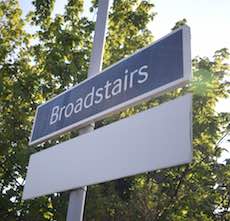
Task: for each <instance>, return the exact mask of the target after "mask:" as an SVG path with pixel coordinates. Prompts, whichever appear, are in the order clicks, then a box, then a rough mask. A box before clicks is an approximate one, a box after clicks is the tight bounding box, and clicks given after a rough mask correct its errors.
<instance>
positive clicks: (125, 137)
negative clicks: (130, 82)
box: [23, 94, 192, 199]
mask: <svg viewBox="0 0 230 221" xmlns="http://www.w3.org/2000/svg"><path fill="white" fill-rule="evenodd" d="M191 106H192V96H191V95H190V94H188V95H185V96H183V97H179V98H177V99H175V100H173V101H170V102H167V103H164V104H162V105H160V106H158V107H156V108H153V109H149V110H147V111H144V112H141V113H138V114H136V115H134V116H131V117H129V118H126V119H124V120H120V121H118V122H115V123H112V124H110V125H108V126H105V127H102V128H100V129H97V130H95V131H93V132H91V133H88V134H85V135H81V136H80V137H76V138H74V139H72V140H69V141H66V142H64V143H61V144H58V145H56V146H54V147H51V148H48V149H46V150H43V151H40V152H38V153H36V154H33V155H32V156H31V157H30V161H29V167H28V173H27V177H26V184H25V187H24V192H23V199H31V198H35V197H39V196H42V195H46V194H51V193H55V192H62V191H66V190H70V189H76V188H79V187H82V186H86V185H91V184H96V183H101V182H105V181H109V180H114V179H118V178H121V177H127V176H131V175H135V174H139V173H143V172H147V171H152V170H156V169H161V168H166V167H171V166H175V165H180V164H185V163H189V162H190V161H191V160H192V132H191V130H192V124H191Z"/></svg>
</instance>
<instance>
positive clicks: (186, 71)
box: [29, 25, 192, 145]
mask: <svg viewBox="0 0 230 221" xmlns="http://www.w3.org/2000/svg"><path fill="white" fill-rule="evenodd" d="M179 30H182V37H183V39H182V41H183V77H182V78H180V79H178V80H176V81H173V82H171V83H168V84H165V85H163V86H161V87H159V88H157V89H154V90H152V91H149V92H147V93H145V94H142V95H140V96H137V97H135V98H132V99H130V100H128V101H126V102H124V103H121V104H118V105H116V106H114V107H111V108H109V109H107V110H105V111H102V112H100V113H98V114H95V115H93V116H90V117H88V118H85V119H83V120H81V121H78V122H76V123H74V124H71V125H69V126H67V127H65V128H62V129H60V130H57V131H55V132H53V133H50V134H48V135H46V136H43V137H41V138H39V139H36V140H34V141H32V140H31V139H32V134H33V131H34V127H35V121H36V118H37V113H38V109H39V108H40V107H42V106H43V105H46V103H47V102H46V103H44V104H41V105H39V106H38V107H37V110H36V113H35V118H34V123H33V127H32V132H31V136H30V141H29V145H34V144H39V143H41V142H43V141H46V140H48V139H50V138H53V137H55V136H58V135H60V134H62V133H64V132H68V131H71V130H72V129H77V128H80V127H84V126H86V125H88V124H90V123H93V122H94V121H98V120H101V119H102V118H104V117H106V116H109V115H112V114H114V113H116V112H118V111H122V110H124V109H125V108H127V107H129V106H131V105H135V104H138V103H140V102H143V101H145V100H148V99H150V98H152V97H156V96H159V95H161V94H163V93H165V92H167V91H170V90H172V89H174V88H177V87H182V86H184V85H186V83H188V82H189V81H190V80H191V78H192V72H191V70H192V62H191V42H190V39H191V34H190V28H189V27H188V26H187V25H185V26H183V27H181V28H180V29H177V30H175V31H173V32H171V33H169V34H168V35H166V36H164V37H163V38H160V39H159V40H157V41H155V42H154V43H152V44H151V45H154V44H157V43H158V42H160V41H162V40H163V39H165V38H167V37H169V36H170V35H172V34H174V33H175V32H178V31H179ZM151 45H148V46H147V47H145V48H142V49H140V50H138V51H137V52H135V53H134V54H132V55H131V56H129V57H127V58H124V59H121V60H120V61H118V62H117V63H115V64H113V65H111V66H110V67H108V68H106V69H104V70H103V71H102V72H101V73H100V74H103V72H104V71H106V70H108V69H110V68H111V67H113V66H115V65H117V64H119V63H121V62H124V61H125V60H126V59H128V58H130V57H132V56H134V55H135V54H137V53H139V52H141V51H143V50H145V49H146V48H148V47H150V46H151ZM94 77H95V75H94V76H92V77H90V78H87V79H86V80H84V81H82V82H80V83H79V84H77V85H75V86H73V87H71V88H70V89H68V90H66V91H64V92H62V93H60V94H59V95H57V96H55V97H53V98H51V99H50V100H49V101H48V102H50V101H52V100H54V99H56V98H57V97H59V96H61V95H63V94H65V93H66V92H68V91H70V90H72V89H73V88H75V87H78V86H79V85H81V84H83V83H85V82H86V81H89V80H90V79H91V78H94Z"/></svg>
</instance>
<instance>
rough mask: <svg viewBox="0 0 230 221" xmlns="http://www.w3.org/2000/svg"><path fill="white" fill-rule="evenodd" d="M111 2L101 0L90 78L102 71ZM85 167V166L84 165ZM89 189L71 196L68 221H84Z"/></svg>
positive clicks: (92, 125) (91, 126) (89, 130)
mask: <svg viewBox="0 0 230 221" xmlns="http://www.w3.org/2000/svg"><path fill="white" fill-rule="evenodd" d="M109 1H110V0H99V4H98V12H97V20H96V27H95V34H94V40H93V50H92V55H91V60H90V65H89V71H88V77H91V76H93V75H96V74H98V73H99V72H100V71H101V69H102V61H103V50H104V45H105V34H106V24H107V19H108V11H109ZM93 130H94V123H92V124H90V125H88V126H86V127H84V128H82V129H81V130H79V135H81V134H85V133H89V132H91V131H93ZM83 166H84V165H83ZM86 190H87V187H86V186H85V187H82V188H79V189H76V190H72V191H71V192H70V196H69V206H68V211H67V219H66V220H67V221H82V220H83V213H84V204H85V196H86Z"/></svg>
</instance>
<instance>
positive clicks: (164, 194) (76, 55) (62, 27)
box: [0, 0, 230, 221]
mask: <svg viewBox="0 0 230 221" xmlns="http://www.w3.org/2000/svg"><path fill="white" fill-rule="evenodd" d="M83 3H84V2H83V0H69V1H68V3H67V5H66V7H65V13H64V14H63V15H56V16H54V17H52V10H53V7H54V4H55V1H54V0H49V1H47V0H34V1H33V4H34V6H35V11H33V12H31V13H30V14H29V15H28V16H27V18H26V19H22V17H21V9H20V8H19V5H18V2H17V0H5V1H1V2H0V110H1V111H0V190H1V197H0V221H6V220H7V221H11V220H12V221H13V220H18V221H19V220H20V221H21V220H23V221H27V220H28V221H30V220H39V221H43V220H44V221H45V220H58V221H62V220H65V217H66V209H67V203H68V192H66V193H57V194H53V195H50V196H46V197H40V198H38V199H35V200H30V201H22V200H21V196H22V190H23V185H24V182H25V181H24V179H25V175H26V166H27V164H28V160H29V156H30V155H31V154H32V153H34V152H37V151H39V150H42V149H44V148H47V147H49V146H51V145H54V144H56V143H59V142H61V141H62V140H64V139H68V138H69V137H70V136H75V133H74V134H69V135H66V136H63V137H61V138H58V139H56V140H52V141H48V142H46V143H44V144H41V145H39V146H33V147H28V137H29V135H30V131H31V126H32V120H33V116H34V113H35V109H36V107H37V105H39V104H40V103H42V102H44V101H45V100H47V99H49V98H51V97H53V96H54V95H56V94H59V93H60V92H62V91H63V90H65V89H67V88H69V87H70V86H72V85H74V84H76V83H79V82H81V81H82V80H84V79H85V78H86V76H87V70H88V66H89V59H90V55H91V50H92V37H93V31H94V26H95V24H94V21H92V20H91V19H89V18H88V17H84V16H83V15H82V12H83V11H84V8H83ZM97 4H98V2H97V1H95V0H93V1H92V7H91V9H90V12H88V13H92V14H95V13H96V11H97ZM154 16H155V13H154V5H153V3H151V1H146V0H114V3H113V6H112V9H111V12H110V15H109V25H108V34H107V40H106V45H105V56H104V67H107V66H108V65H110V64H112V63H114V62H116V61H118V60H119V59H121V58H123V57H126V56H128V55H130V54H131V53H133V52H135V51H136V50H137V49H139V48H141V47H143V46H145V45H147V44H149V43H150V42H152V41H153V36H152V35H151V33H150V31H149V30H148V29H147V24H148V23H149V22H150V21H151V20H153V19H154ZM26 22H29V23H30V24H31V25H33V26H35V27H36V31H35V33H34V34H28V33H27V32H26V31H25V24H26ZM184 23H186V20H185V19H183V20H182V21H179V22H177V23H176V25H175V27H174V28H173V29H176V28H178V27H179V26H181V25H183V24H184ZM228 56H229V53H228V50H227V49H221V50H218V51H216V53H215V55H214V57H213V59H211V60H210V59H208V58H200V57H197V58H194V60H193V82H192V83H191V85H188V86H187V87H185V88H183V89H177V90H175V91H173V92H171V93H168V94H166V95H164V96H162V97H160V98H158V99H154V100H151V101H149V102H145V103H144V104H142V105H139V106H137V107H134V108H130V109H128V110H127V111H125V112H123V113H121V114H118V115H117V116H116V117H114V118H110V119H107V120H105V121H102V122H100V124H98V126H101V125H103V124H106V123H108V122H111V121H113V120H114V119H117V118H124V117H127V116H129V115H131V114H134V113H136V112H139V111H142V110H145V109H147V108H149V107H154V106H156V105H159V104H160V103H162V102H163V101H166V100H169V99H172V98H174V97H176V96H179V95H182V94H185V93H187V92H192V93H193V147H194V160H193V162H192V163H191V164H189V165H185V166H180V167H174V168H171V169H164V170H158V171H154V172H149V173H147V174H142V175H139V176H134V177H131V178H125V179H120V180H116V181H113V182H108V183H105V184H101V185H93V186H91V187H89V188H88V194H87V203H86V213H85V220H87V221H88V220H91V221H93V220H106V221H107V220H121V221H122V220H132V221H135V220H146V221H148V220H159V221H160V220H162V221H165V220H174V221H177V220H178V221H181V220H182V221H183V220H186V221H187V220H189V221H190V220H194V221H196V220H204V221H206V220H207V221H209V220H210V221H214V220H220V221H221V220H229V219H230V217H229V216H230V215H229V204H230V197H229V196H230V168H229V167H230V162H229V160H228V161H226V162H225V163H219V162H218V161H217V160H218V158H219V156H220V154H221V148H220V146H219V143H218V141H219V140H220V139H221V137H223V136H224V135H225V134H227V133H228V132H229V129H230V126H229V119H230V116H229V114H228V113H216V111H215V105H216V102H217V101H218V99H219V98H223V97H228V96H229V82H227V79H228V78H227V77H226V76H227V75H229V65H227V64H225V61H226V59H228ZM165 139H167V137H166V138H165Z"/></svg>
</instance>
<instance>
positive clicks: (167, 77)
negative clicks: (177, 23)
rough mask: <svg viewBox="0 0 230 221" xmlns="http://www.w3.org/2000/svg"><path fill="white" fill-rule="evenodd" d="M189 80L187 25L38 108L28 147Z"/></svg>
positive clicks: (189, 53)
mask: <svg viewBox="0 0 230 221" xmlns="http://www.w3.org/2000/svg"><path fill="white" fill-rule="evenodd" d="M190 79H191V49H190V29H189V27H188V26H183V27H182V28H180V29H178V30H176V31H174V32H172V33H170V34H168V35H167V36H165V37H163V38H161V39H160V40H158V41H156V42H155V43H153V44H151V45H150V46H148V47H146V48H143V49H141V50H139V51H138V52H136V53H135V54H133V55H131V56H130V57H128V58H125V59H123V60H121V61H119V62H118V63H116V64H114V65H112V66H111V67H109V68H107V69H105V70H104V71H102V73H100V74H98V75H95V76H94V77H92V78H89V79H87V80H85V81H83V82H81V83H80V84H78V85H76V86H74V87H72V88H70V89H69V90H67V91H64V92H63V93H61V94H59V95H58V96H56V97H54V98H52V99H51V100H49V101H48V102H46V103H44V104H42V105H40V106H38V108H37V110H36V116H35V120H34V124H33V129H32V133H31V138H30V145H32V144H38V143H40V142H42V141H45V140H47V139H50V138H51V137H54V136H57V135H59V134H62V133H64V132H67V131H70V130H72V129H76V128H80V127H83V126H85V125H87V124H89V123H91V122H94V121H96V120H99V119H102V118H103V117H105V116H107V115H110V114H112V113H115V112H117V111H120V110H122V109H124V108H127V107H129V106H130V105H134V104H137V103H138V102H141V101H144V100H146V99H149V98H151V97H153V96H157V95H160V94H161V93H163V92H165V91H167V90H171V89H173V88H176V87H179V86H184V85H185V84H186V83H187V82H188V81H189V80H190Z"/></svg>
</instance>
